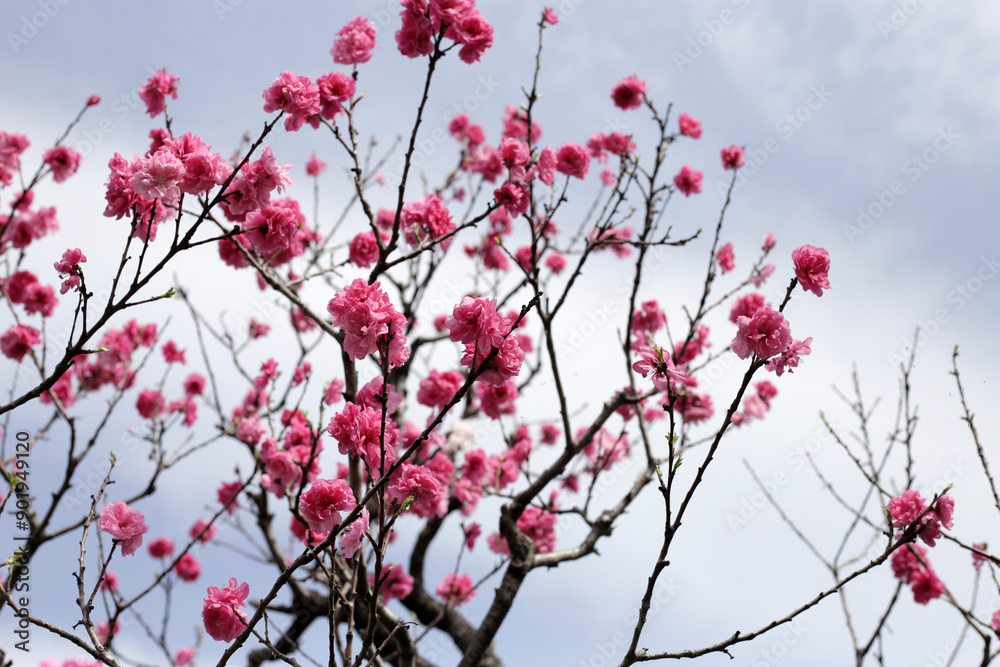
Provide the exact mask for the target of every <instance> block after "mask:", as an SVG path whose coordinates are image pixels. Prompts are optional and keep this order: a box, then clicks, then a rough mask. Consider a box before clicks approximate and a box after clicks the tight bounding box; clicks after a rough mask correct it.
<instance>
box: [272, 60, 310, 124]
mask: <svg viewBox="0 0 1000 667" xmlns="http://www.w3.org/2000/svg"><path fill="white" fill-rule="evenodd" d="M262 97H263V98H264V111H265V112H266V113H273V112H275V111H284V112H285V113H286V114H287V115H286V116H285V130H287V131H288V132H296V131H298V130H299V129H300V128H301V127H302V124H303V123H305V121H306V119H307V118H308V117H309V116H314V115H316V114H318V113H319V111H320V99H319V86H317V85H316V84H315V83H313V82H312V80H311V79H310V78H309V77H307V76H296V75H295V74H293V73H291V72H282V73H281V74H279V75H278V78H277V79H275V80H274V82H273V83H271V86H270V87H269V88H267V89H266V90H265V91H264V93H263V95H262Z"/></svg>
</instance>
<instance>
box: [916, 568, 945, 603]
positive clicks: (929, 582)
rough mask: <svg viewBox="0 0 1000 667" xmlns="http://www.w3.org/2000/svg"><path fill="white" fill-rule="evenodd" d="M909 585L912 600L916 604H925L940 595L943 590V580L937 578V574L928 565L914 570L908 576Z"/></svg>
mask: <svg viewBox="0 0 1000 667" xmlns="http://www.w3.org/2000/svg"><path fill="white" fill-rule="evenodd" d="M910 586H911V589H912V590H913V601H914V602H916V603H917V604H927V603H928V602H930V601H931V600H934V599H936V598H939V597H941V594H942V593H944V591H945V585H944V582H943V581H941V580H940V579H938V576H937V574H935V572H934V570H932V569H931V568H929V567H927V568H924V569H921V570H919V571H917V572H914V573H913V575H912V577H911V578H910Z"/></svg>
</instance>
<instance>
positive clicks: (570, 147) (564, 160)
mask: <svg viewBox="0 0 1000 667" xmlns="http://www.w3.org/2000/svg"><path fill="white" fill-rule="evenodd" d="M589 169H590V155H589V154H588V153H587V149H586V148H584V147H583V146H581V145H579V144H574V143H572V142H567V143H565V144H563V145H562V146H560V147H559V150H558V151H556V171H558V172H559V173H560V174H566V175H568V176H575V177H577V178H580V179H582V178H583V177H584V176H586V175H587V171H588V170H589Z"/></svg>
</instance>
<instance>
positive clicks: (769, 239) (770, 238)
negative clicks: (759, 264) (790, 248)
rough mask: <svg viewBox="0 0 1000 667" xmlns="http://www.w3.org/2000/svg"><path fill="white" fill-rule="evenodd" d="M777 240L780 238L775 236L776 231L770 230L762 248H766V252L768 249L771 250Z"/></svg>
mask: <svg viewBox="0 0 1000 667" xmlns="http://www.w3.org/2000/svg"><path fill="white" fill-rule="evenodd" d="M777 242H778V239H777V238H776V237H775V236H774V233H773V232H768V233H767V236H765V237H764V245H763V246H762V248H763V249H764V251H765V252H768V251H770V250H771V248H773V247H774V245H775V244H776V243H777Z"/></svg>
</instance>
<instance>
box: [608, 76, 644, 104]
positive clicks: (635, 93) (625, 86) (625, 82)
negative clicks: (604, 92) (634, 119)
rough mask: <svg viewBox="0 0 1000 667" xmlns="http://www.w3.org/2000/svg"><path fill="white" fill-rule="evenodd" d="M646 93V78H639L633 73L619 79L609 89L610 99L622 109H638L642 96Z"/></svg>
mask: <svg viewBox="0 0 1000 667" xmlns="http://www.w3.org/2000/svg"><path fill="white" fill-rule="evenodd" d="M645 93H646V80H645V79H639V78H637V77H636V76H635V75H634V74H632V75H630V76H627V77H625V78H624V79H622V80H621V81H619V82H618V83H617V84H616V85H615V87H614V88H613V89H612V90H611V99H612V100H614V103H615V106H616V107H618V108H619V109H622V110H623V111H628V110H629V109H638V108H639V107H640V106H642V96H643V95H645Z"/></svg>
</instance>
